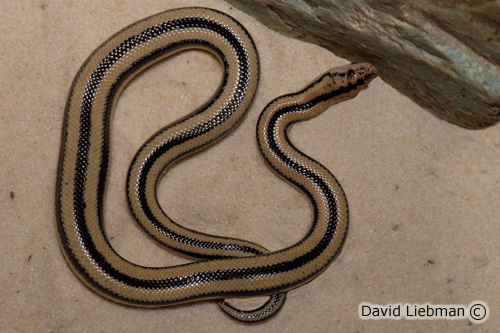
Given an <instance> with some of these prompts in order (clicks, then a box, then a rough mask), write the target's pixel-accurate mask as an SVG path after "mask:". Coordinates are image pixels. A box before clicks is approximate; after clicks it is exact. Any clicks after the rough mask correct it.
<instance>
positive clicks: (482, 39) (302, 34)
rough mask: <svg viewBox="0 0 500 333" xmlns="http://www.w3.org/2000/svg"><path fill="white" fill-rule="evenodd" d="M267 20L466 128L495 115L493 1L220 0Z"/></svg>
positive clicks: (498, 40)
mask: <svg viewBox="0 0 500 333" xmlns="http://www.w3.org/2000/svg"><path fill="white" fill-rule="evenodd" d="M227 1H228V2H230V3H231V4H233V5H235V6H236V7H238V8H240V9H242V10H243V11H246V12H247V13H249V14H251V15H253V16H255V17H256V18H257V19H259V20H260V21H262V22H263V23H264V24H266V25H268V26H269V27H271V28H273V29H275V30H277V31H279V32H281V33H283V34H286V35H288V36H293V37H296V38H299V39H303V40H307V41H310V42H313V43H316V44H319V45H321V46H323V47H325V48H327V49H329V50H331V51H332V52H334V53H335V54H337V55H339V56H341V57H345V58H347V59H349V60H350V61H352V62H360V61H368V62H371V63H373V64H374V65H375V66H376V67H377V69H378V70H379V72H380V75H381V77H382V78H383V80H384V81H386V82H387V83H389V84H390V85H392V86H393V87H394V88H396V89H398V90H399V91H400V92H402V93H403V94H405V95H407V96H408V97H410V98H411V99H412V100H414V101H415V102H416V103H418V104H419V105H421V106H423V107H425V108H427V109H429V110H431V111H432V112H433V113H434V114H436V115H437V116H438V117H441V118H443V119H446V120H448V121H450V122H452V123H455V124H457V125H460V126H463V127H467V128H480V127H485V126H489V125H492V124H494V123H496V122H497V121H498V120H500V1H498V0H477V1H466V0H434V1H432V0H422V1H414V2H413V1H405V0H393V1H388V0H355V1H341V0H293V1H287V2H286V4H285V3H283V2H282V1H276V0H262V1H250V0H227Z"/></svg>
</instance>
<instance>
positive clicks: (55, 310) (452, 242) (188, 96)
mask: <svg viewBox="0 0 500 333" xmlns="http://www.w3.org/2000/svg"><path fill="white" fill-rule="evenodd" d="M197 4H198V5H199V4H200V2H199V1H188V0H186V1H180V0H178V1H177V0H176V1H166V0H163V1H143V0H141V1H138V0H128V1H96V0H92V1H64V0H44V1H42V0H40V1H38V0H32V1H27V0H25V1H1V2H0V45H1V47H0V59H1V61H2V64H1V66H0V166H1V167H0V237H1V245H0V249H1V251H0V253H1V255H0V263H1V265H0V286H1V288H0V330H1V331H5V332H15V331H22V332H24V331H26V332H31V331H38V332H51V331H54V332H84V331H102V332H134V331H151V332H153V331H154V332H159V331H164V332H184V331H185V332H207V331H218V332H226V331H228V332H242V331H250V332H257V331H259V332H261V331H264V332H313V331H314V332H380V331H387V332H390V331H406V332H422V331H434V332H438V331H439V332H444V331H450V332H492V331H494V330H495V329H496V328H497V327H499V326H500V316H499V314H498V311H500V282H499V279H498V276H499V275H500V262H499V256H500V246H499V244H500V243H499V240H500V225H499V216H500V188H499V186H498V185H499V184H500V173H499V172H498V166H499V165H500V131H499V126H495V127H492V128H488V129H485V130H481V131H471V130H465V129H462V128H459V127H457V126H454V125H451V124H449V123H446V122H444V121H441V120H439V119H437V118H436V117H434V116H432V115H431V114H430V113H429V112H427V111H425V110H423V109H422V108H420V107H419V106H417V105H415V104H414V103H413V102H411V101H410V100H408V99H407V98H406V97H404V96H401V95H400V94H399V93H398V92H396V91H395V90H394V89H392V88H391V87H390V86H388V85H387V84H385V83H384V82H383V81H382V80H381V79H377V80H376V81H374V82H373V83H372V84H371V85H370V87H369V88H368V89H367V90H365V91H363V92H362V93H361V94H360V95H359V96H358V97H357V98H355V99H353V100H351V101H349V102H345V103H342V104H340V105H338V106H334V107H332V108H331V109H330V110H328V111H327V112H325V113H324V114H323V115H321V116H320V117H318V118H316V119H313V120H310V121H308V122H306V123H303V124H299V125H297V126H295V127H293V129H292V133H291V137H292V139H293V141H294V143H295V144H296V145H297V146H298V147H300V148H301V149H302V150H303V151H305V152H307V153H308V154H310V155H311V156H313V157H314V158H315V159H317V160H319V161H320V162H321V163H323V164H324V165H325V166H326V167H327V168H329V169H330V170H331V171H332V172H333V173H334V174H335V175H336V176H337V177H338V179H339V181H340V182H341V183H342V185H343V187H344V189H345V191H346V193H347V197H348V200H349V205H350V210H351V220H350V230H349V235H348V239H347V242H346V244H345V247H344V249H343V251H342V253H341V255H340V256H339V257H338V259H337V260H336V261H335V262H334V263H333V264H332V265H331V266H330V267H329V268H328V270H326V271H325V272H324V273H323V274H322V275H321V276H319V277H318V278H317V279H316V280H314V281H313V282H311V283H309V284H307V285H305V286H303V287H301V288H299V289H297V290H293V291H291V292H290V293H289V295H288V300H287V303H286V305H285V307H284V309H283V311H282V312H281V313H280V314H279V315H278V316H277V317H276V318H274V319H272V320H271V321H268V322H266V323H263V324H261V325H258V326H254V327H250V326H244V325H241V324H238V323H235V322H233V321H231V320H230V319H228V318H226V317H225V316H224V315H223V314H222V313H221V312H220V311H219V310H218V308H217V306H216V305H215V303H213V302H201V303H195V304H190V305H185V306H177V307H173V308H161V309H153V310H151V309H136V308H130V307H125V306H121V305H117V304H114V303H112V302H110V301H107V300H106V299H104V298H102V297H100V296H98V295H97V294H95V293H94V292H92V291H90V290H89V289H87V288H86V287H85V286H83V285H82V283H80V281H79V280H78V279H77V278H76V277H75V275H74V274H73V273H72V272H71V271H70V269H69V268H68V266H67V265H66V263H65V262H64V259H63V256H62V255H61V252H60V251H59V246H58V243H57V238H56V233H55V215H54V186H55V178H56V165H57V160H58V153H59V145H60V131H61V123H62V117H63V109H64V105H65V101H66V95H67V93H68V89H69V86H70V84H71V81H72V79H73V76H74V75H75V74H76V72H77V70H78V68H79V67H80V65H81V64H82V63H83V61H84V60H85V58H86V57H87V56H88V55H89V54H90V52H92V51H93V50H94V49H95V48H96V47H97V46H98V45H99V44H100V43H101V42H102V41H104V40H105V39H106V38H107V37H109V36H110V35H111V34H112V33H114V32H116V31H117V30H119V29H121V28H122V27H124V26H126V25H128V24H130V23H132V22H134V21H136V20H138V19H140V18H142V17H145V16H148V15H152V14H155V13H157V12H160V11H163V10H167V9H171V8H176V7H180V6H192V5H197ZM203 5H204V6H208V7H212V8H216V9H219V10H222V11H224V12H226V13H228V14H230V15H232V16H234V17H235V18H236V19H238V20H239V21H240V22H241V23H243V24H244V25H245V26H246V27H247V29H248V30H249V31H250V33H251V34H252V36H253V37H254V39H255V42H256V44H257V47H258V49H259V52H260V57H261V64H262V75H261V82H260V87H259V90H258V94H257V98H256V100H255V102H254V104H253V106H252V108H251V110H250V111H249V114H248V116H247V118H246V119H245V121H244V122H243V124H242V125H241V126H240V127H239V128H238V129H237V131H236V132H234V133H233V134H231V135H230V136H229V137H228V138H227V139H225V140H224V141H223V142H221V143H220V144H218V145H217V146H214V147H213V148H210V149H208V150H206V151H204V152H203V153H202V154H200V155H197V156H195V157H193V158H190V159H188V160H185V161H183V162H182V163H181V164H179V165H177V166H175V167H173V168H172V169H171V170H170V171H169V172H168V173H167V175H166V176H165V177H164V179H163V181H162V183H161V185H160V189H159V197H160V202H161V204H162V206H163V208H164V209H165V210H166V211H167V212H168V213H169V214H170V215H171V216H172V217H173V218H174V219H177V220H178V221H179V222H180V223H182V224H184V225H186V226H189V227H192V228H195V229H198V230H202V231H205V232H209V233H215V234H222V235H227V236H234V237H243V238H245V239H249V240H252V241H255V242H258V243H260V244H262V245H264V246H265V247H267V248H268V249H271V250H278V249H281V248H283V247H286V246H289V245H291V244H293V243H294V242H296V241H298V240H299V239H300V238H301V237H302V235H304V233H305V232H306V231H307V228H308V224H309V220H310V216H311V212H310V208H309V205H308V203H307V201H306V200H305V199H304V197H302V196H301V194H300V193H298V192H297V191H296V190H295V189H294V188H292V187H290V186H289V185H288V184H286V183H284V182H282V181H281V180H280V179H278V178H277V177H276V176H275V175H274V174H273V173H272V172H271V171H270V170H269V169H268V168H267V167H266V166H265V164H264V162H263V161H262V159H261V157H260V155H259V152H258V150H257V146H256V142H255V134H254V131H255V124H256V120H257V117H258V115H259V113H260V111H261V110H262V108H263V107H264V106H265V105H266V104H267V103H268V102H269V101H271V100H272V99H274V98H275V97H277V96H279V95H281V94H285V93H289V92H293V91H296V90H298V89H300V88H302V87H303V86H305V85H306V84H307V83H308V82H309V81H310V80H312V79H313V78H315V77H316V76H317V75H319V74H321V73H322V72H324V71H326V70H327V69H328V68H330V67H334V66H338V65H341V64H345V63H347V61H345V60H344V59H339V58H337V57H335V56H334V55H333V54H332V53H330V52H328V51H326V50H324V49H322V48H320V47H317V46H314V45H310V44H306V43H303V42H300V41H297V40H294V39H289V38H285V37H283V36H281V35H279V34H277V33H275V32H273V31H271V30H269V29H267V28H266V27H264V26H263V25H261V24H260V23H258V22H256V21H255V20H254V19H253V18H251V17H249V16H247V15H245V14H243V13H241V12H240V11H238V10H236V9H234V8H232V7H231V6H229V5H228V4H226V3H225V2H223V1H219V0H210V1H204V2H203ZM220 71H221V70H220V68H219V65H218V63H217V61H216V60H215V59H214V58H212V57H211V56H209V55H207V54H205V53H202V52H188V53H183V54H181V55H178V56H175V57H173V58H172V59H170V60H168V61H165V62H163V63H161V64H159V65H157V66H155V67H153V68H152V69H151V70H148V71H147V72H146V73H144V74H143V75H141V76H140V77H138V78H137V79H136V80H134V81H133V82H132V83H131V84H130V85H129V86H128V88H127V89H126V90H125V91H124V93H123V95H122V97H121V99H120V101H119V104H118V106H117V110H116V113H115V117H114V120H113V132H112V166H111V176H110V181H109V186H108V194H107V197H106V200H107V201H106V212H105V218H106V228H107V232H108V235H109V237H110V239H111V242H112V244H113V246H114V247H115V248H116V249H117V251H118V252H119V253H120V254H122V255H123V256H124V257H126V258H127V259H130V260H132V261H134V262H137V263H140V264H143V265H172V264H176V263H180V262H185V261H186V259H184V258H179V257H177V256H176V255H174V254H170V253H168V252H166V251H165V250H163V249H161V248H159V247H157V246H156V245H155V244H153V243H151V241H150V240H149V239H148V238H147V237H145V236H144V235H143V234H142V233H141V232H140V231H139V230H138V229H137V227H136V226H135V224H134V222H133V221H132V219H131V217H130V215H129V213H128V210H127V207H126V200H125V195H124V183H125V172H126V170H127V167H128V163H129V162H130V159H131V157H132V156H133V154H134V152H135V150H136V149H137V148H138V147H139V146H140V145H141V144H142V142H143V141H144V140H146V139H147V138H148V137H149V136H150V135H151V134H152V133H154V132H155V131H156V130H157V129H159V128H160V127H162V126H164V125H166V124H168V123H169V122H171V121H174V120H175V119H177V118H178V117H180V116H181V115H184V114H186V113H188V112H189V111H191V110H192V109H194V108H195V107H196V106H198V105H200V104H202V103H203V102H204V101H205V100H206V99H207V98H209V97H210V96H211V94H212V93H213V91H214V90H215V88H216V86H217V84H218V82H219V81H218V80H219V75H220ZM445 84H446V82H443V85H445ZM474 300H482V301H484V302H486V303H487V304H488V306H489V308H490V310H491V314H490V317H489V319H488V320H487V321H486V322H485V323H483V324H480V325H476V324H472V323H470V322H469V321H468V320H455V321H448V320H434V321H409V320H398V321H392V320H380V321H363V320H360V319H359V317H358V306H359V304H360V303H361V302H370V303H378V304H387V303H398V302H402V303H406V302H408V303H426V302H429V303H434V304H469V303H470V302H472V301H474Z"/></svg>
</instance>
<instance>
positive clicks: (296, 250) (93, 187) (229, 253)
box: [56, 8, 376, 322]
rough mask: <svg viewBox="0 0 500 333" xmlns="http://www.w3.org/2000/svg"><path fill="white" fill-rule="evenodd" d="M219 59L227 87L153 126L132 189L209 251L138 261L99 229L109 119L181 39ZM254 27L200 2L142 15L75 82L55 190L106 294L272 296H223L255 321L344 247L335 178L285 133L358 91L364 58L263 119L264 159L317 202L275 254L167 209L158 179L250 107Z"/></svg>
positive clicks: (182, 241) (178, 242) (187, 247)
mask: <svg viewBox="0 0 500 333" xmlns="http://www.w3.org/2000/svg"><path fill="white" fill-rule="evenodd" d="M192 48H196V49H203V50H208V51H210V52H211V53H213V54H214V55H215V56H216V57H217V58H219V60H220V62H221V64H222V66H223V69H224V73H223V78H222V83H221V86H220V87H219V89H218V91H217V93H216V94H215V96H214V97H213V99H212V100H211V101H210V102H208V103H207V104H206V105H205V106H203V107H201V108H200V109H198V110H196V111H195V112H193V113H192V114H190V115H188V116H187V117H185V118H183V119H181V120H179V121H177V122H176V123H174V124H171V125H169V126H167V127H165V128H163V129H161V130H160V131H159V132H157V133H156V134H155V135H153V136H152V137H151V138H150V139H149V140H148V141H147V142H146V143H145V144H144V145H143V146H142V147H141V148H140V149H139V151H138V152H137V154H136V156H135V157H134V160H133V162H132V164H131V167H130V170H129V175H128V180H127V194H128V202H129V206H130V208H131V212H132V214H133V215H134V217H135V219H136V220H137V222H138V224H139V225H140V227H141V228H142V229H143V230H144V231H145V232H146V233H147V234H148V235H149V236H151V237H152V238H153V239H154V240H156V241H157V242H159V243H160V244H162V245H164V246H165V247H167V248H170V249H173V250H175V251H178V252H181V253H184V254H187V255H190V256H192V257H194V258H199V259H204V260H201V261H197V262H193V263H190V264H185V265H180V266H173V267H161V268H158V267H143V266H139V265H136V264H134V263H131V262H129V261H127V260H126V259H124V258H122V257H121V256H120V255H119V254H118V253H116V251H115V250H114V249H113V248H112V247H111V245H110V243H109V242H108V240H107V238H106V235H105V233H104V230H103V218H102V216H103V201H104V200H103V199H104V191H105V184H106V177H107V171H108V163H109V161H108V160H109V146H110V142H109V141H110V139H109V138H110V133H109V132H110V120H111V114H112V112H113V109H114V107H115V105H116V102H117V99H118V97H119V95H120V92H121V90H122V89H123V87H124V86H125V85H126V83H127V82H129V81H130V80H131V79H132V78H133V77H134V76H135V75H136V74H138V73H139V72H140V71H141V70H143V69H144V68H145V67H147V66H149V65H150V64H151V63H154V62H156V61H158V60H161V59H164V58H166V57H168V56H169V55H171V54H173V53H175V52H179V51H183V50H186V49H192ZM258 70H259V69H258V56H257V51H256V49H255V46H254V44H253V41H252V39H251V37H250V36H249V35H248V33H247V32H246V30H245V29H244V28H243V27H242V26H241V25H240V24H239V23H238V22H236V21H235V20H234V19H232V18H231V17H229V16H227V15H225V14H223V13H220V12H218V11H214V10H210V9H204V8H184V9H178V10H172V11H167V12H164V13H160V14H157V15H154V16H151V17H149V18H146V19H143V20H141V21H139V22H136V23H134V24H132V25H130V26H129V27H127V28H125V29H123V30H122V31H120V32H118V33H117V34H115V35H114V36H112V37H111V38H110V39H108V40H107V41H106V42H104V43H103V44H102V45H101V46H100V47H99V48H97V49H96V50H95V51H94V52H93V53H92V54H91V55H90V57H89V58H88V59H87V61H86V62H85V63H84V64H83V66H82V67H81V69H80V71H79V72H78V74H77V75H76V77H75V80H74V81H73V85H72V87H71V90H70V93H69V97H68V102H67V105H66V110H65V119H64V124H63V134H62V145H61V153H60V161H59V172H58V181H57V193H56V213H57V226H58V235H59V241H60V245H61V248H62V250H63V253H64V255H65V258H66V260H67V262H68V263H69V265H70V266H71V268H72V269H73V271H74V272H75V273H76V275H77V276H78V277H79V278H80V279H81V280H82V281H84V282H85V283H86V284H87V285H88V286H89V287H91V288H92V289H94V290H96V291H97V292H99V293H100V294H102V295H104V296H105V297H107V298H110V299H112V300H115V301H117V302H120V303H125V304H129V305H135V306H145V307H155V306H165V305H171V304H180V303H185V302H190V301H194V300H202V299H224V298H233V297H247V296H254V295H272V296H271V297H270V299H269V301H268V302H267V303H266V304H264V305H263V306H262V307H260V308H259V309H256V310H254V311H242V310H238V309H236V308H234V307H232V306H231V305H229V304H227V303H225V302H222V303H221V304H220V305H221V308H222V309H223V310H224V311H225V312H226V313H227V314H228V315H230V316H231V317H232V318H234V319H237V320H240V321H244V322H256V321H261V320H263V319H266V318H269V317H270V316H272V315H274V314H275V313H276V312H277V311H278V310H279V309H280V308H281V306H282V305H283V302H284V299H285V297H284V294H283V292H285V291H287V290H289V289H291V288H294V287H296V286H299V285H301V284H303V283H306V282H308V281H310V280H311V279H312V278H314V277H315V276H317V275H318V274H319V273H321V272H322V271H323V270H324V269H325V268H326V267H327V266H328V264H329V263H330V262H331V261H332V260H333V258H334V257H335V256H336V255H337V254H338V253H339V251H340V249H341V247H342V244H343V241H344V238H345V234H346V230H347V222H348V216H347V214H348V209H347V202H346V199H345V196H344V193H343V192H342V189H341V187H340V185H339V183H338V182H337V181H336V179H335V178H334V176H333V175H332V174H331V173H330V172H328V170H326V169H325V168H324V167H323V166H321V165H320V164H319V163H317V162H315V161H313V160H312V159H310V158H309V157H307V156H306V155H304V154H303V153H301V152H300V151H298V150H297V149H296V148H294V147H293V146H292V145H291V143H290V141H289V140H288V138H287V129H288V127H289V126H290V124H293V123H294V122H297V121H301V120H305V119H308V118H310V117H313V116H315V115H316V114H318V113H320V112H322V111H323V110H325V109H326V108H328V106H329V105H331V104H333V103H335V102H338V101H341V100H344V99H347V98H351V97H353V96H354V95H356V94H357V92H359V91H360V90H361V89H362V88H363V87H365V86H366V84H367V83H368V82H369V81H370V80H371V79H372V78H373V77H375V76H376V70H375V69H374V68H373V67H372V66H371V65H369V64H358V65H351V66H349V67H345V68H341V69H340V70H332V71H331V72H328V73H326V74H324V75H322V76H321V77H320V78H318V79H317V80H316V81H315V82H313V83H312V84H311V85H309V86H308V87H306V88H305V89H304V90H303V91H301V92H299V93H297V94H292V95H288V96H283V97H280V98H278V99H276V100H275V101H273V102H271V103H270V104H269V105H268V107H267V108H266V109H265V110H264V111H263V113H262V115H261V117H260V120H259V124H258V134H257V136H258V142H259V145H260V149H261V152H262V154H263V156H264V158H265V159H266V161H267V163H268V164H269V165H270V166H271V167H272V168H273V169H274V170H275V171H276V172H277V173H278V174H280V175H281V176H282V177H284V178H285V179H286V180H288V181H289V182H291V183H293V184H294V185H296V186H297V187H298V188H299V189H300V190H301V191H302V192H304V193H305V194H306V196H307V197H308V198H309V200H310V201H311V203H312V207H313V210H314V214H313V221H312V225H311V229H310V231H309V232H308V234H307V235H306V236H305V237H304V238H303V239H302V240H301V241H300V242H298V243H297V244H295V245H293V246H291V247H289V248H287V249H283V250H280V251H277V252H269V251H268V250H266V249H265V248H263V247H262V246H260V245H257V244H254V243H251V242H248V241H244V240H239V239H233V238H225V237H218V236H212V235H208V234H203V233H200V232H197V231H194V230H191V229H188V228H185V227H183V226H181V225H179V224H177V223H176V222H175V221H172V220H171V219H170V218H169V217H168V215H167V214H166V213H165V212H163V210H162V209H161V207H160V206H159V205H158V202H157V200H156V186H157V184H158V182H159V180H160V177H161V175H162V173H163V172H164V170H165V169H166V168H168V167H169V166H171V165H172V164H173V163H174V162H176V161H177V160H179V159H180V158H182V157H184V156H186V155H188V154H191V153H193V152H196V151H198V150H199V149H201V148H203V147H205V146H207V145H209V144H212V143H214V142H215V141H216V140H218V139H220V138H222V137H223V136H224V135H226V134H227V133H228V132H229V131H230V130H231V129H232V128H234V127H235V126H236V125H237V124H238V122H239V121H240V120H241V119H242V117H243V116H244V114H245V112H246V110H247V109H248V107H249V105H250V103H251V101H252V99H253V96H254V94H255V90H256V87H257V83H258Z"/></svg>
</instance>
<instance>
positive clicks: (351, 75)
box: [347, 69, 356, 78]
mask: <svg viewBox="0 0 500 333" xmlns="http://www.w3.org/2000/svg"><path fill="white" fill-rule="evenodd" d="M347 77H348V78H352V77H356V72H355V71H354V70H352V69H350V70H348V71H347Z"/></svg>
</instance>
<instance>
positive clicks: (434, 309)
mask: <svg viewBox="0 0 500 333" xmlns="http://www.w3.org/2000/svg"><path fill="white" fill-rule="evenodd" d="M358 314H359V317H360V318H361V319H402V318H405V319H410V320H411V319H425V320H429V319H464V318H467V307H466V306H465V305H459V304H449V305H436V304H430V303H426V304H409V303H407V304H401V303H397V304H387V305H380V304H370V303H361V304H360V305H359V308H358Z"/></svg>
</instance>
